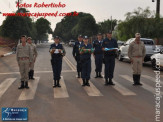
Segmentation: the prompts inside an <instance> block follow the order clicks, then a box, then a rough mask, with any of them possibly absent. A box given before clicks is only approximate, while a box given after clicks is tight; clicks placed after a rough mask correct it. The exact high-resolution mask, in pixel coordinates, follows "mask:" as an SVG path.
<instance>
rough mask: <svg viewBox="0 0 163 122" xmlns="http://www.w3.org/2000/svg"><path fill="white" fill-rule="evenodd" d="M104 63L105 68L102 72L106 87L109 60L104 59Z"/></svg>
mask: <svg viewBox="0 0 163 122" xmlns="http://www.w3.org/2000/svg"><path fill="white" fill-rule="evenodd" d="M104 61H105V68H104V72H105V85H108V83H109V82H108V74H109V59H108V57H105V58H104Z"/></svg>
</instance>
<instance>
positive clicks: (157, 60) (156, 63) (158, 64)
mask: <svg viewBox="0 0 163 122" xmlns="http://www.w3.org/2000/svg"><path fill="white" fill-rule="evenodd" d="M151 64H152V68H153V69H159V68H163V50H162V51H160V52H159V53H157V54H154V55H152V56H151Z"/></svg>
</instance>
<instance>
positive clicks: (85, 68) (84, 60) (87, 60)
mask: <svg viewBox="0 0 163 122" xmlns="http://www.w3.org/2000/svg"><path fill="white" fill-rule="evenodd" d="M80 49H92V45H91V44H88V45H85V44H81V45H80ZM80 60H81V64H82V75H81V77H82V79H85V80H89V79H90V74H91V53H90V52H89V53H83V54H81V55H80Z"/></svg>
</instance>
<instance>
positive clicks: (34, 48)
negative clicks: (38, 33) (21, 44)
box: [27, 37, 37, 80]
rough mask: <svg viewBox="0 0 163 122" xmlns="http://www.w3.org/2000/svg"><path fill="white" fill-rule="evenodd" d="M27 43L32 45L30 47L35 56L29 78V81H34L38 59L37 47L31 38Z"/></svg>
mask: <svg viewBox="0 0 163 122" xmlns="http://www.w3.org/2000/svg"><path fill="white" fill-rule="evenodd" d="M27 42H28V44H29V45H30V47H31V49H32V54H33V61H32V63H31V65H30V67H29V73H28V76H29V79H31V80H34V77H33V76H34V64H35V61H36V57H37V49H36V45H35V44H33V43H32V38H31V37H28V38H27Z"/></svg>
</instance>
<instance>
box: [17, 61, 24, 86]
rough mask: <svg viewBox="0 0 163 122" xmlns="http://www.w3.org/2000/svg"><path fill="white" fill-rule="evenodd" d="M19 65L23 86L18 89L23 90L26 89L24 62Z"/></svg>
mask: <svg viewBox="0 0 163 122" xmlns="http://www.w3.org/2000/svg"><path fill="white" fill-rule="evenodd" d="M18 64H19V72H20V76H21V85H20V86H19V87H18V89H23V88H24V82H25V79H24V62H23V61H22V60H20V61H19V62H18Z"/></svg>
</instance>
